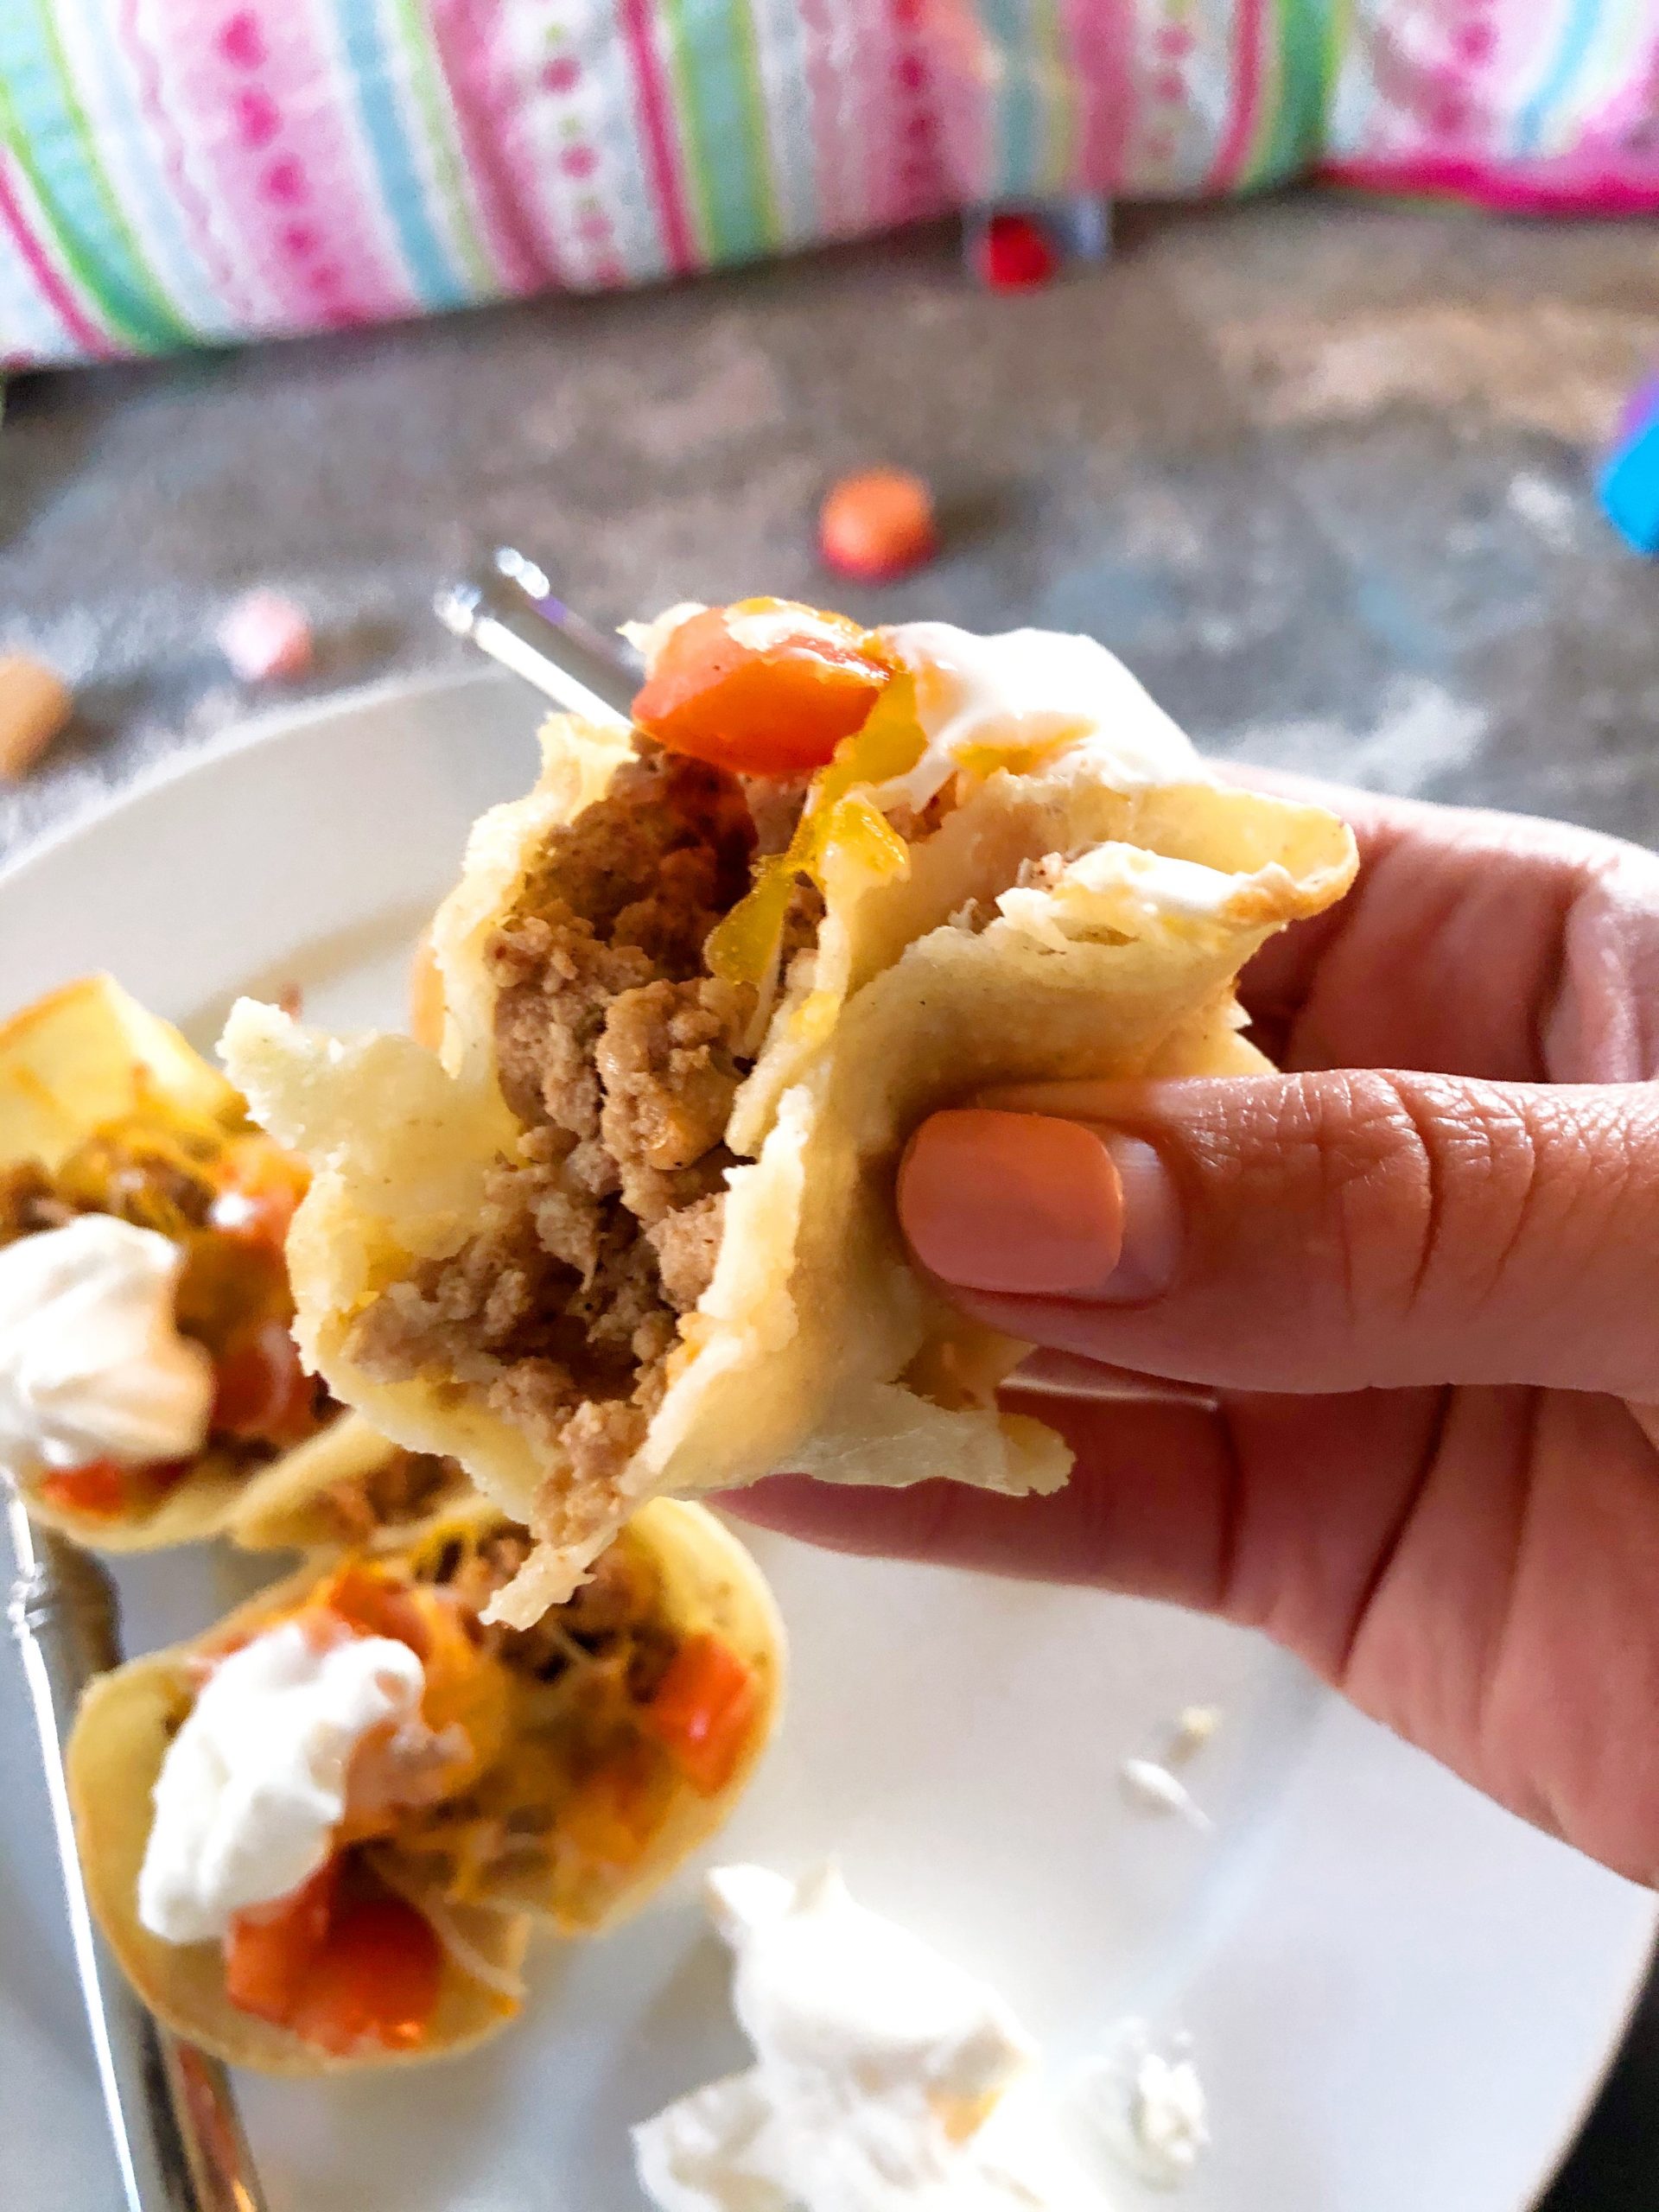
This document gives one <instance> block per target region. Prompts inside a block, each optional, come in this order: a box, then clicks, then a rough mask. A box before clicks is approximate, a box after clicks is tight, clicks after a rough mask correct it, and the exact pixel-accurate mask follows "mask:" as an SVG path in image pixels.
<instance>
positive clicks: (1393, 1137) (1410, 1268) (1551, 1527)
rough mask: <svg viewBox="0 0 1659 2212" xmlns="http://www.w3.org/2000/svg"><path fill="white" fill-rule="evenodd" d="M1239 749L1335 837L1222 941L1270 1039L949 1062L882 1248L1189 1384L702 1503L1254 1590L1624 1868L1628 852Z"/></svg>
mask: <svg viewBox="0 0 1659 2212" xmlns="http://www.w3.org/2000/svg"><path fill="white" fill-rule="evenodd" d="M1252 780H1255V781H1259V782H1268V781H1273V782H1274V784H1275V785H1276V786H1277V787H1280V788H1286V789H1293V790H1294V791H1297V793H1298V794H1299V795H1304V796H1312V797H1314V798H1319V799H1320V800H1322V801H1323V802H1324V803H1325V804H1329V805H1331V806H1332V807H1333V808H1334V809H1335V810H1337V811H1338V812H1339V813H1342V814H1343V815H1344V816H1345V817H1347V818H1348V819H1349V820H1350V821H1351V823H1353V826H1354V829H1355V831H1356V833H1357V836H1358V839H1359V843H1360V851H1361V859H1362V867H1361V873H1360V877H1359V881H1358V884H1357V887H1356V889H1355V890H1354V892H1353V893H1351V896H1350V898H1349V899H1347V900H1346V901H1345V902H1344V904H1343V905H1341V906H1338V907H1336V908H1335V909H1333V910H1332V912H1330V913H1328V914H1325V915H1322V916H1320V917H1319V918H1318V919H1317V920H1316V921H1314V922H1312V923H1308V924H1305V925H1300V926H1299V927H1298V928H1296V929H1294V930H1293V931H1288V932H1287V933H1286V935H1284V936H1283V937H1281V938H1277V939H1275V940H1274V942H1273V943H1272V944H1269V945H1268V947H1267V948H1266V949H1265V950H1264V951H1263V952H1262V955H1261V956H1260V957H1258V959H1257V960H1256V961H1255V963H1253V965H1252V967H1251V969H1249V972H1248V973H1247V975H1246V976H1245V979H1244V987H1243V997H1244V1001H1245V1004H1246V1006H1247V1007H1248V1008H1249V1013H1250V1014H1251V1017H1252V1020H1253V1023H1254V1025H1255V1027H1254V1032H1253V1033H1254V1034H1255V1037H1256V1038H1257V1039H1258V1041H1260V1042H1261V1043H1262V1046H1263V1047H1264V1049H1266V1050H1267V1051H1268V1052H1270V1053H1271V1054H1272V1055H1273V1057H1274V1059H1275V1060H1276V1061H1277V1062H1278V1064H1279V1065H1281V1067H1282V1068H1284V1069H1285V1070H1286V1071H1287V1074H1286V1076H1285V1077H1248V1078H1233V1079H1230V1080H1227V1081H1195V1082H1190V1083H1162V1084H1141V1085H1133V1084H1098V1085H1066V1086H1059V1087H1049V1088H1046V1089H1044V1090H1036V1091H1033V1090H1027V1091H1023V1092H1020V1093H1011V1094H1004V1095H1001V1096H996V1097H995V1098H991V1099H988V1100H984V1101H975V1102H969V1101H964V1102H963V1105H964V1107H966V1108H969V1109H970V1110H969V1111H967V1112H964V1113H962V1114H957V1115H945V1116H936V1117H935V1119H934V1121H933V1122H931V1123H930V1124H928V1125H926V1126H925V1128H924V1129H923V1130H921V1131H920V1132H918V1136H917V1139H916V1140H915V1141H914V1144H913V1146H912V1154H911V1156H910V1158H909V1160H907V1162H906V1170H905V1173H904V1175H903V1177H902V1178H901V1185H900V1201H901V1213H902V1215H903V1217H904V1220H905V1224H906V1231H907V1233H908V1234H909V1236H910V1237H911V1240H912V1246H913V1248H914V1249H915V1252H916V1255H917V1258H918V1263H919V1264H921V1265H923V1266H925V1267H928V1268H930V1269H931V1271H932V1272H934V1274H936V1277H937V1279H938V1281H940V1282H941V1284H942V1286H943V1287H944V1288H945V1289H946V1291H947V1293H948V1294H950V1296H952V1297H953V1298H955V1299H956V1300H957V1303H958V1304H960V1305H961V1306H963V1308H964V1309H965V1310H966V1311H968V1312H969V1313H972V1314H974V1315H976V1317H978V1318H980V1319H983V1320H986V1321H988V1322H990V1323H992V1324H993V1325H995V1326H996V1327H998V1328H1000V1329H1002V1330H1005V1331H1007V1332H1008V1333H1009V1334H1011V1335H1014V1336H1016V1337H1020V1338H1026V1339H1027V1340H1029V1341H1031V1342H1033V1343H1034V1344H1038V1345H1039V1346H1043V1347H1046V1348H1047V1356H1048V1357H1049V1360H1050V1364H1051V1374H1053V1373H1059V1374H1061V1375H1062V1376H1064V1377H1065V1378H1066V1379H1068V1380H1070V1381H1071V1382H1074V1383H1075V1382H1077V1380H1078V1379H1079V1378H1082V1379H1083V1380H1084V1381H1085V1382H1086V1381H1087V1380H1088V1378H1090V1376H1092V1375H1093V1374H1094V1373H1095V1372H1096V1370H1097V1368H1098V1369H1114V1370H1128V1371H1129V1372H1130V1373H1132V1374H1135V1375H1142V1376H1155V1377H1159V1378H1173V1382H1174V1383H1175V1384H1177V1385H1178V1386H1185V1390H1186V1395H1184V1396H1183V1395H1180V1394H1179V1389H1178V1390H1176V1391H1174V1392H1170V1393H1166V1395H1164V1396H1163V1397H1161V1398H1160V1399H1158V1400H1152V1399H1141V1400H1133V1399H1123V1398H1117V1399H1111V1400H1104V1399H1099V1398H1094V1397H1091V1396H1089V1395H1077V1396H1071V1397H1055V1396H1053V1395H1045V1396H1043V1397H1042V1398H1041V1399H1040V1400H1036V1399H1033V1398H1030V1397H1027V1396H1019V1395H1016V1394H1012V1393H1011V1394H1010V1402H1018V1403H1020V1405H1021V1406H1022V1408H1023V1409H1024V1410H1027V1411H1031V1412H1035V1413H1037V1414H1039V1416H1040V1417H1041V1418H1043V1419H1044V1420H1046V1421H1050V1422H1051V1423H1052V1425H1053V1426H1055V1427H1059V1428H1061V1429H1062V1430H1063V1431H1064V1433H1065V1435H1066V1437H1067V1438H1068V1440H1069V1441H1070V1442H1071V1445H1072V1446H1073V1448H1074V1450H1075V1451H1076V1452H1077V1468H1076V1471H1075V1472H1074V1474H1073V1476H1072V1478H1071V1483H1070V1484H1069V1485H1068V1486H1067V1487H1066V1488H1065V1490H1063V1491H1058V1493H1056V1494H1055V1495H1054V1496H1052V1497H1043V1498H1031V1499H1008V1498H1002V1497H992V1496H988V1495H986V1494H983V1493H981V1492H977V1491H971V1490H969V1489H967V1488H966V1487H963V1486H958V1485H957V1484H949V1483H931V1484H920V1485H918V1486H917V1487H916V1488H914V1489H912V1490H908V1491H869V1490H864V1489H843V1488H841V1487H838V1486H836V1485H831V1484H813V1483H808V1482H805V1481H804V1480H801V1479H798V1478H793V1477H777V1478H773V1479H772V1481H771V1482H768V1483H764V1484H759V1485H757V1486H756V1488H755V1489H753V1490H752V1491H745V1492H741V1493H734V1494H733V1495H731V1496H730V1497H728V1498H727V1499H726V1500H725V1501H724V1503H727V1504H728V1506H729V1508H730V1509H731V1510H733V1511H734V1512H735V1513H739V1514H742V1515H745V1516H747V1517H748V1518H750V1519H751V1520H754V1521H758V1522H765V1523H767V1524H769V1525H772V1526H775V1527H779V1528H783V1529H788V1530H790V1531H791V1532H793V1533H794V1534H797V1535H803V1536H807V1537H810V1538H812V1539H815V1540H816V1541H820V1542H823V1543H826V1544H829V1545H832V1546H835V1547H836V1548H842V1549H848V1550H854V1551H887V1552H893V1553H895V1554H903V1555H906V1556H911V1557H917V1558H924V1559H930V1560H939V1561H943V1562H947V1563H953V1564H957V1565H962V1566H971V1567H978V1568H982V1569H986V1570H988V1571H991V1572H994V1573H1007V1574H1015V1575H1024V1576H1039V1577H1046V1578H1049V1579H1052V1580H1064V1581H1073V1582H1083V1583H1091V1584H1096V1585H1098V1586H1102V1587H1106V1588H1111V1589H1120V1590H1129V1591H1134V1592H1140V1593H1142V1594H1145V1595H1148V1596H1153V1597H1159V1598H1164V1599H1171V1600H1173V1601H1174V1602H1177V1603H1179V1604H1182V1605H1191V1606H1195V1607H1198V1608H1201V1609H1202V1610H1204V1611H1212V1612H1217V1613H1220V1614H1223V1615H1224V1616H1225V1617H1227V1618H1230V1619H1232V1620H1235V1621H1237V1622H1240V1623H1243V1624H1249V1625H1251V1626H1254V1627H1257V1628H1260V1629H1262V1630H1265V1631H1266V1632H1267V1633H1268V1634H1269V1635H1270V1636H1272V1637H1275V1638H1276V1639H1277V1640H1278V1641H1279V1642H1281V1643H1283V1644H1284V1645H1286V1646H1287V1648H1288V1649H1291V1650H1293V1651H1294V1652H1296V1653H1298V1654H1299V1655H1300V1656H1301V1657H1302V1658H1304V1659H1305V1660H1306V1661H1307V1662H1308V1663H1309V1664H1310V1665H1312V1666H1313V1668H1314V1669H1317V1671H1318V1672H1319V1674H1320V1675H1323V1676H1324V1677H1325V1679H1326V1680H1327V1681H1330V1682H1332V1683H1333V1684H1335V1685H1336V1686H1337V1687H1338V1688H1340V1689H1342V1690H1343V1691H1344V1692H1345V1693H1346V1694H1347V1695H1349V1696H1350V1697H1351V1698H1352V1699H1353V1700H1354V1701H1355V1702H1356V1703H1357V1705H1359V1706H1360V1707H1363V1709H1364V1710H1365V1711H1366V1712H1368V1713H1371V1714H1373V1715H1374V1716H1375V1717H1376V1718H1377V1719H1380V1720H1382V1721H1383V1722H1384V1723H1386V1724H1387V1725H1388V1726H1390V1727H1392V1728H1394V1729H1395V1730H1397V1731H1398V1732H1399V1733H1400V1734H1402V1736H1405V1737H1407V1738H1409V1739H1410V1740H1411V1741H1413V1742H1414V1743H1417V1744H1419V1745H1422V1746H1423V1747H1424V1748H1425V1749H1426V1750H1427V1751H1430V1752H1431V1753H1433V1755H1434V1756H1435V1757H1436V1758H1440V1759H1442V1760H1444V1761H1445V1762H1446V1764H1447V1765H1449V1766H1451V1767H1452V1768H1453V1769H1454V1770H1456V1771H1457V1772H1459V1774H1461V1775H1463V1776H1464V1777H1465V1778H1467V1779H1468V1780H1469V1781H1471V1782H1472V1783H1475V1784H1477V1785H1478V1787H1479V1788H1481V1789H1484V1790H1486V1791H1487V1792H1489V1793H1490V1794H1491V1796H1494V1797H1496V1798H1497V1799H1498V1800H1499V1801H1500V1802H1503V1803H1504V1804H1506V1805H1508V1806H1510V1808H1512V1809H1514V1810H1515V1811H1516V1812H1518V1813H1520V1814H1522V1815H1524V1816H1525V1817H1526V1818H1527V1819H1529V1820H1531V1821H1535V1822H1536V1823H1537V1824H1538V1825H1540V1826H1541V1827H1545V1828H1548V1829H1549V1830H1551V1831H1553V1832H1554V1833H1555V1834H1559V1835H1561V1836H1563V1837H1565V1838H1567V1840H1569V1841H1571V1842H1573V1843H1574V1844H1577V1845H1578V1846H1579V1847H1581V1848H1582V1849H1584V1850H1586V1851H1587V1852H1589V1853H1592V1854H1593V1855H1594V1856H1596V1857H1597V1858H1599V1859H1603V1860H1604V1861H1605V1862H1606V1863H1607V1864H1608V1865H1610V1866H1614V1867H1616V1868H1618V1870H1619V1871H1620V1872H1623V1873H1625V1874H1627V1875H1630V1876H1631V1877H1632V1878H1635V1879H1637V1880H1639V1881H1643V1882H1651V1881H1653V1880H1654V1879H1655V1878H1656V1876H1659V1740H1656V1730H1655V1728H1654V1726H1653V1715H1654V1713H1655V1712H1656V1710H1659V1450H1656V1446H1655V1443H1654V1441H1653V1438H1654V1437H1655V1436H1659V1417H1656V1416H1655V1414H1653V1413H1651V1412H1650V1411H1649V1408H1650V1407H1651V1406H1652V1405H1653V1404H1654V1402H1659V1090H1655V1089H1652V1088H1649V1086H1651V1085H1653V1084H1654V1081H1655V1077H1656V1075H1659V860H1656V859H1655V858H1654V857H1653V856H1652V855H1648V854H1646V853H1643V852H1641V851H1639V850H1637V849H1634V848H1632V847H1629V846H1625V845H1622V844H1620V843H1618V842H1616V841H1614V840H1612V839H1610V838H1604V837H1598V836H1592V835H1591V834H1590V833H1588V832H1581V831H1577V830H1573V829H1565V828H1560V827H1557V826H1555V825H1552V824H1548V823H1532V822H1525V821H1519V820H1510V819H1508V818H1505V817H1500V816H1495V815H1484V814H1475V813H1467V812H1462V811H1458V810H1450V809H1445V808H1436V807H1432V806H1427V805H1420V804H1410V803H1408V802H1395V801H1384V800H1381V799H1373V798H1366V797H1363V796H1362V795H1360V794H1357V793H1350V792H1340V791H1338V792H1332V791H1325V790H1323V789H1320V788H1318V787H1315V786H1312V785H1304V784H1300V783H1298V784H1294V785H1293V784H1291V783H1290V782H1289V781H1288V780H1287V779H1268V778H1266V777H1255V778H1253V779H1252ZM1591 1086H1593V1088H1592V1087H1591ZM985 1109H989V1110H985ZM1033 1114H1035V1115H1039V1116H1042V1117H1044V1120H1045V1121H1046V1122H1051V1123H1052V1122H1053V1121H1055V1120H1056V1119H1058V1121H1059V1122H1061V1123H1062V1128H1063V1133H1062V1134H1058V1135H1057V1134H1056V1132H1055V1131H1054V1130H1053V1129H1052V1128H1042V1127H1041V1126H1040V1125H1037V1126H1035V1127H1034V1133H1033V1123H1032V1122H1030V1121H1029V1120H1028V1119H1027V1117H1028V1116H1032V1115H1033ZM1022 1131H1023V1132H1025V1133H1027V1136H1028V1137H1029V1140H1030V1141H1028V1142H1027V1143H1024V1144H1022V1141H1021V1133H1022ZM1103 1163H1107V1164H1103ZM1026 1221H1028V1222H1029V1223H1030V1224H1031V1230H1032V1233H1031V1237H1030V1239H1029V1240H1028V1241H1026V1242H1022V1240H1021V1238H1020V1224H1021V1223H1022V1222H1026ZM1046 1285H1047V1286H1052V1287H1048V1288H1046V1287H1045V1286H1046ZM964 1286H971V1287H964ZM1039 1357H1042V1355H1039Z"/></svg>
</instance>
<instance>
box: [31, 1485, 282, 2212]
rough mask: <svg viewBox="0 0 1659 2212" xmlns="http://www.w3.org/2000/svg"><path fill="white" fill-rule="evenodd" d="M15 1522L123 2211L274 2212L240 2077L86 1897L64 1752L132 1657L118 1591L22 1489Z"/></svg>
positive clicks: (34, 1680) (41, 1723)
mask: <svg viewBox="0 0 1659 2212" xmlns="http://www.w3.org/2000/svg"><path fill="white" fill-rule="evenodd" d="M6 1523H7V1532H8V1535H9V1536H10V1543H11V1557H12V1566H13V1569H14V1580H13V1582H12V1587H11V1599H10V1605H9V1606H8V1608H7V1612H8V1618H9V1619H10V1624H11V1631H12V1635H13V1636H14V1637H15V1638H16V1643H17V1648H18V1651H19V1654H20V1656H21V1658H22V1672H23V1685H24V1688H25V1689H26V1690H27V1692H28V1694H29V1708H30V1711H31V1713H32V1714H33V1717H34V1721H35V1734H36V1736H37V1738H39V1741H40V1747H41V1766H42V1768H43V1769H44V1770H45V1774H46V1792H47V1798H48V1803H49V1804H50V1807H51V1812H52V1827H53V1834H54V1840H55V1841H56V1844H57V1847H58V1868H59V1872H60V1874H61V1876H62V1878H63V1894H64V1903H65V1905H66V1908H67V1912H68V1916H69V1936H70V1941H71V1943H72V1944H73V1948H74V1955H75V1972H76V1974H77V1976H78V1977H79V1982H80V1993H81V1997H82V1999H83V2000H84V2002H85V2004H86V2024H87V2026H88V2027H89V2028H90V2029H91V2031H92V2056H93V2059H94V2061H95V2063H96V2064H97V2067H98V2080H99V2089H100V2090H101V2092H102V2094H103V2098H104V2111H105V2117H106V2119H107V2120H108V2121H109V2126H110V2140H111V2145H112V2146H113V2148H114V2151H115V2162H116V2167H117V2170H118V2172H119V2174H120V2177H121V2190H122V2199H121V2201H122V2203H123V2205H124V2212H265V2199H264V2194H263V2193H262V2191H261V2190H260V2187H259V2179H258V2175H257V2172H256V2171H255V2168H254V2164H253V2159H252V2157H251V2153H250V2152H249V2150H248V2145H247V2139H246V2138H245V2135H244V2134H243V2132H242V2123H241V2120H240V2117H239V2116H238V2112H237V2109H236V2100H235V2097H234V2096H233V2094H232V2090H231V2084H230V2077H229V2076H228V2075H227V2074H226V2071H225V2069H224V2068H223V2067H222V2066H221V2065H220V2064H219V2061H218V2060H217V2059H216V2058H209V2057H207V2056H206V2054H205V2053H204V2052H202V2051H200V2050H196V2049H195V2047H194V2045H193V2044H188V2043H186V2042H184V2041H182V2040H181V2038H180V2037H178V2036H175V2034H174V2033H173V2031H172V2030H171V2029H170V2028H166V2027H163V2026H162V2024H161V2022H160V2021H158V2020H157V2019H156V2018H154V2017H153V2016H152V2014H151V2013H150V2012H149V2011H148V2010H147V2008H146V2007H145V2006H144V2005H143V2003H142V2002H141V2001H140V1999H139V1998H138V1997H137V1994H136V1993H135V1992H134V1991H133V1990H132V1988H131V1987H130V1985H129V1984H128V1982H127V1980H126V1978H125V1976H124V1974H122V1972H121V1969H120V1967H118V1965H117V1964H116V1962H115V1961H114V1960H113V1959H112V1958H111V1955H110V1953H109V1950H108V1948H107V1947H106V1946H105V1942H104V1940H103V1938H102V1936H100V1935H99V1932H98V1930H97V1929H96V1927H95V1926H94V1924H93V1921H92V1912H91V1910H90V1908H89V1906H88V1904H87V1902H86V1878H85V1876H84V1875H83V1874H82V1872H81V1867H80V1858H79V1853H78V1852H77V1850H76V1847H75V1830H74V1822H73V1820H72V1818H71V1816H70V1812H69V1789H68V1783H67V1779H66V1777H65V1774H64V1764H63V1747H64V1745H65V1743H66V1741H67V1738H68V1733H69V1729H70V1727H71V1725H72V1724H73V1720H74V1717H75V1707H76V1705H77V1703H78V1702H79V1698H80V1694H81V1692H82V1690H84V1689H85V1688H86V1685H87V1683H88V1682H89V1681H91V1680H92V1677H93V1675H99V1674H102V1673H104V1672H105V1670H106V1669H109V1668H111V1667H115V1666H118V1665H119V1664H120V1662H121V1637H120V1615H119V1610H118V1605H117V1603H116V1596H115V1586H114V1584H113V1583H112V1582H111V1580H110V1578H109V1576H108V1574H107V1573H105V1570H104V1568H103V1567H101V1566H100V1565H99V1562H98V1561H97V1560H95V1559H93V1558H92V1556H91V1554H89V1553H86V1552H83V1551H80V1550H79V1549H78V1548H76V1547H75V1546H74V1545H73V1544H72V1543H69V1542H67V1541H66V1540H65V1539H64V1538H63V1537H61V1536H58V1535H53V1534H52V1533H51V1532H50V1531H49V1530H47V1529H36V1528H35V1527H34V1526H33V1525H32V1523H31V1522H30V1521H29V1516H28V1515H27V1514H26V1513H25V1512H24V1510H23V1508H22V1503H21V1502H20V1501H19V1499H18V1498H17V1497H16V1494H15V1493H13V1494H11V1495H10V1496H9V1497H8V1499H7V1504H6Z"/></svg>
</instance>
